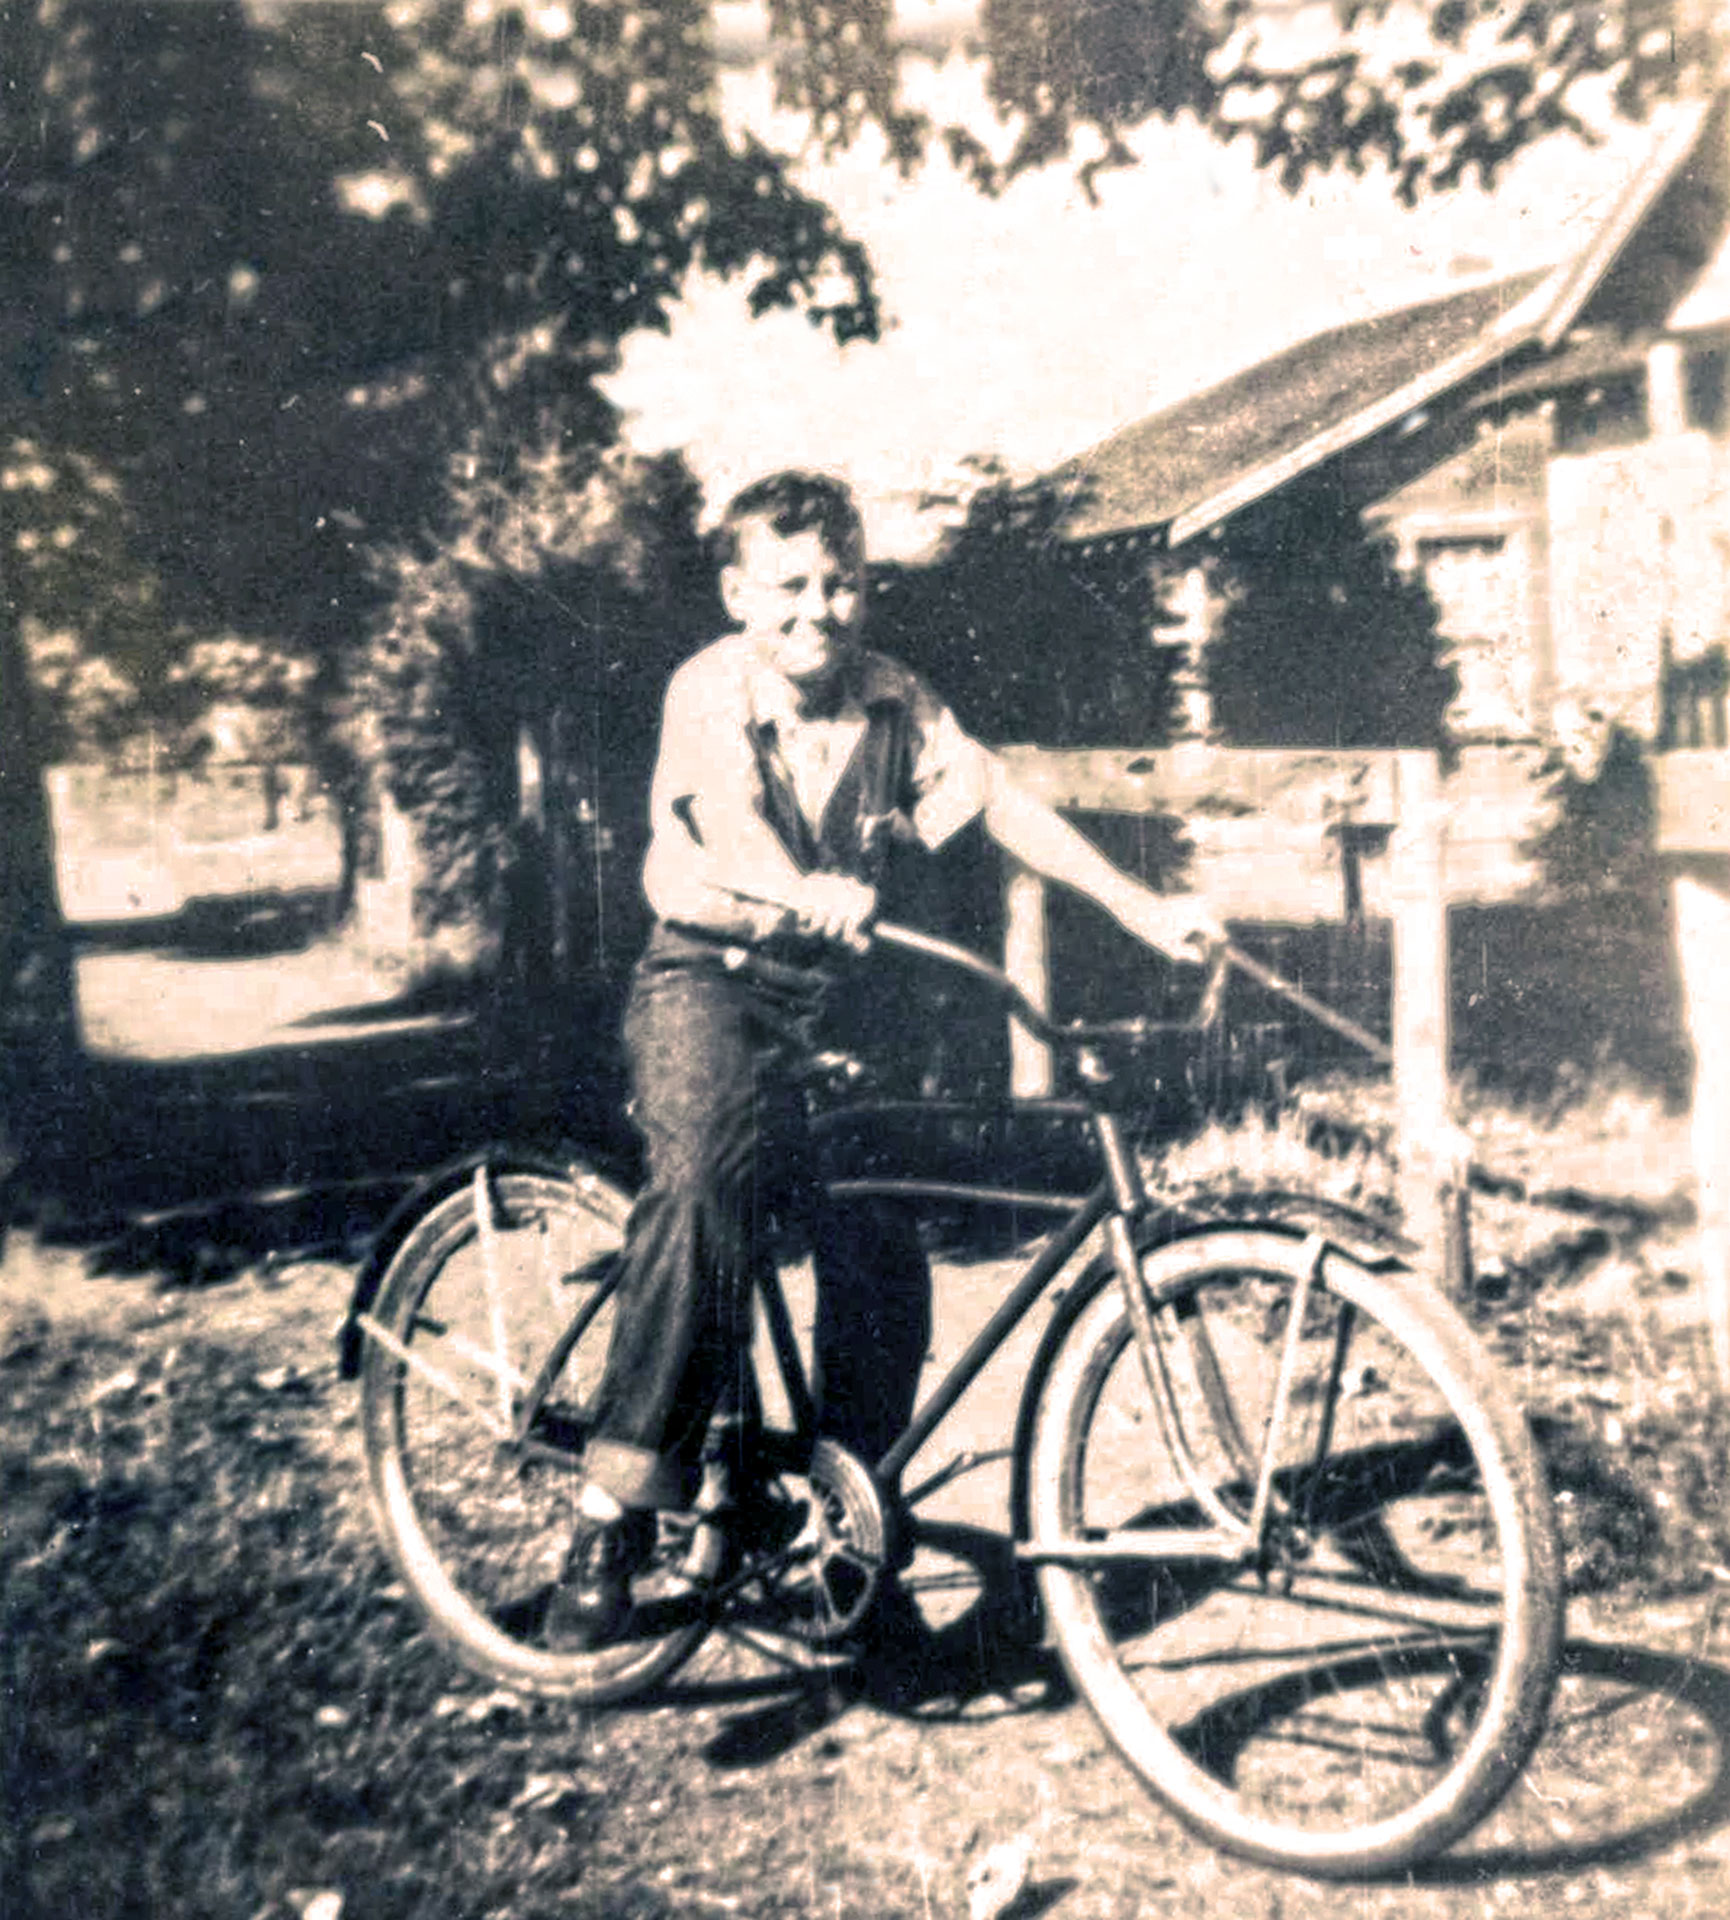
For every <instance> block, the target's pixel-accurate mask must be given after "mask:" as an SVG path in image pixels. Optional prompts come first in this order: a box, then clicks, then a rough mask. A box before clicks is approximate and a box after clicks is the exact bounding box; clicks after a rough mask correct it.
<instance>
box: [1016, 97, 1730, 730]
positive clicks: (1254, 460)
mask: <svg viewBox="0 0 1730 1920" xmlns="http://www.w3.org/2000/svg"><path fill="white" fill-rule="evenodd" d="M1054 477H1055V478H1056V479H1057V481H1058V482H1059V483H1060V484H1062V485H1063V486H1064V487H1065V488H1067V489H1068V490H1069V491H1070V492H1071V493H1072V494H1073V497H1074V503H1075V504H1074V506H1073V508H1072V510H1071V513H1070V515H1069V518H1068V520H1067V521H1066V523H1065V529H1064V530H1065V532H1066V533H1067V534H1068V537H1069V538H1070V539H1071V540H1073V541H1075V542H1077V543H1078V544H1079V545H1081V546H1082V547H1083V548H1084V549H1086V548H1091V547H1096V546H1098V545H1101V544H1108V543H1117V542H1124V541H1128V542H1132V543H1137V544H1140V545H1142V546H1145V548H1146V549H1147V551H1148V552H1149V554H1150V556H1157V557H1158V559H1159V563H1160V564H1161V565H1162V566H1163V567H1165V568H1166V569H1168V570H1169V571H1170V572H1171V573H1172V574H1173V575H1175V576H1177V577H1178V578H1179V579H1180V581H1181V582H1182V583H1183V584H1182V587H1181V590H1180V595H1179V599H1180V605H1181V606H1182V607H1183V608H1184V609H1185V610H1186V611H1187V615H1188V618H1187V619H1186V623H1185V626H1184V627H1183V628H1182V629H1180V630H1179V631H1178V634H1177V635H1176V636H1172V635H1167V636H1165V637H1166V638H1168V639H1170V638H1173V637H1177V638H1179V639H1181V640H1183V641H1185V642H1187V644H1189V645H1190V646H1191V648H1192V649H1199V648H1203V647H1205V645H1206V643H1207V639H1208V633H1209V627H1210V613H1209V609H1208V607H1207V603H1206V596H1205V594H1204V593H1203V592H1202V591H1201V590H1200V588H1199V585H1198V575H1199V569H1200V563H1201V561H1202V560H1203V559H1204V558H1205V556H1206V553H1207V551H1208V544H1209V541H1210V539H1211V538H1212V537H1214V536H1215V535H1216V534H1217V532H1218V531H1219V530H1220V529H1221V528H1222V527H1223V526H1224V525H1225V524H1226V523H1227V522H1228V521H1229V520H1230V519H1231V518H1232V517H1233V516H1234V515H1236V514H1239V513H1242V512H1243V511H1244V510H1245V509H1247V508H1249V507H1251V506H1253V505H1255V504H1256V503H1258V502H1261V501H1265V500H1267V499H1269V498H1270V497H1271V496H1273V495H1275V494H1277V493H1278V492H1279V491H1280V490H1281V489H1285V488H1289V487H1292V486H1294V485H1295V484H1297V483H1299V482H1311V483H1324V484H1326V485H1327V486H1328V487H1329V488H1330V489H1331V490H1332V491H1333V492H1334V494H1335V496H1336V497H1337V498H1339V499H1341V500H1343V501H1345V502H1347V503H1348V504H1350V505H1352V506H1355V507H1356V508H1357V509H1358V510H1359V511H1361V512H1362V513H1363V514H1364V516H1365V518H1366V520H1367V521H1368V522H1369V523H1370V524H1372V525H1379V526H1381V527H1384V528H1386V529H1387V530H1388V531H1389V532H1390V533H1391V534H1392V536H1393V537H1394V539H1395V540H1396V541H1397V543H1398V546H1399V551H1400V554H1401V556H1402V558H1403V559H1404V560H1405V562H1406V563H1407V564H1408V565H1410V566H1413V567H1417V568H1421V569H1422V570H1423V572H1424V574H1425V576H1426V578H1427V580H1428V582H1429V585H1430V587H1431V590H1432V592H1433V593H1434V594H1435V596H1436V598H1437V600H1438V601H1439V602H1440V605H1441V610H1442V631H1443V633H1444V635H1445V636H1446V637H1447V639H1448V640H1449V641H1450V643H1451V646H1452V653H1453V660H1454V664H1455V666H1456V668H1457V670H1458V678H1459V693H1458V697H1457V699H1456V701H1455V703H1454V707H1453V709H1452V712H1451V714H1450V723H1451V728H1452V731H1453V732H1454V734H1455V736H1456V738H1457V739H1459V740H1461V741H1465V742H1474V741H1478V742H1517V741H1542V740H1547V739H1549V738H1551V737H1553V735H1554V733H1555V730H1556V728H1557V726H1558V722H1559V720H1560V719H1562V718H1564V717H1565V716H1566V714H1567V712H1568V710H1569V709H1570V707H1571V706H1573V705H1589V706H1592V707H1594V708H1596V709H1598V710H1600V711H1602V712H1603V713H1605V714H1606V715H1607V716H1608V717H1614V718H1617V719H1620V720H1622V721H1623V722H1625V723H1626V724H1628V725H1630V726H1632V727H1634V728H1635V729H1636V730H1637V731H1639V732H1640V733H1642V734H1644V735H1645V736H1647V737H1649V738H1655V737H1657V736H1658V735H1659V734H1660V733H1661V732H1664V731H1665V730H1666V715H1665V714H1664V713H1662V712H1660V685H1661V683H1668V684H1672V685H1673V686H1676V687H1680V688H1682V689H1683V690H1684V698H1683V700H1682V702H1681V706H1682V709H1683V711H1682V712H1681V713H1680V716H1678V715H1677V714H1674V713H1673V714H1671V715H1670V716H1669V722H1670V723H1671V728H1672V730H1673V729H1674V726H1675V725H1680V727H1681V729H1682V731H1683V733H1684V735H1691V736H1694V737H1697V736H1699V735H1700V732H1701V727H1702V723H1701V722H1700V720H1699V718H1698V716H1697V714H1696V713H1695V708H1694V700H1693V694H1692V693H1691V692H1689V691H1688V689H1690V688H1694V689H1699V688H1704V689H1705V690H1706V692H1707V693H1708V695H1710V694H1711V692H1712V689H1713V688H1714V687H1716V686H1717V685H1718V675H1719V669H1718V667H1717V666H1716V665H1715V664H1714V663H1715V662H1716V661H1717V660H1718V659H1720V658H1721V654H1720V653H1719V651H1718V650H1719V649H1720V648H1721V645H1722V642H1723V641H1724V639H1725V637H1726V634H1727V633H1730V101H1727V100H1726V98H1723V97H1720V98H1719V99H1717V100H1715V101H1708V102H1700V103H1695V104H1692V105H1689V106H1684V107H1679V108H1677V109H1675V110H1673V111H1672V113H1671V114H1670V116H1669V118H1668V119H1667V120H1666V121H1665V122H1664V123H1663V124H1662V126H1661V127H1660V128H1659V130H1658V131H1657V132H1656V133H1655V136H1654V142H1653V146H1652V150H1651V152H1650V154H1649V156H1648V158H1647V160H1646V162H1645V164H1644V165H1643V166H1642V167H1641V169H1640V170H1639V172H1638V174H1637V176H1636V177H1635V178H1634V180H1633V181H1632V182H1631V183H1630V185H1629V186H1628V188H1627V189H1626V191H1625V192H1624V193H1623V195H1622V196H1621V198H1620V199H1619V201H1618V202H1617V204H1616V205H1615V206H1614V207H1613V208H1612V210H1611V211H1610V212H1609V214H1608V215H1607V216H1606V217H1605V219H1604V220H1603V221H1602V223H1601V224H1600V226H1599V227H1598V229H1597V231H1596V232H1595V233H1594V235H1593V237H1592V239H1591V241H1590V242H1589V243H1588V245H1587V246H1586V247H1585V248H1584V249H1583V250H1582V251H1581V252H1580V253H1579V254H1578V255H1576V256H1575V257H1573V258H1571V259H1567V260H1563V261H1561V262H1560V263H1558V264H1557V265H1556V266H1555V267H1553V268H1551V269H1550V270H1549V271H1547V272H1546V271H1542V270H1539V271H1532V272H1527V273H1523V274H1518V275H1514V276H1512V277H1508V278H1502V279H1498V280H1494V281H1491V282H1489V283H1486V284H1482V285H1476V286H1472V287H1469V288H1465V289H1462V290H1461V291H1459V292H1457V293H1453V294H1449V295H1447V296H1445V297H1443V298H1440V299H1436V300H1431V301H1428V302H1425V303H1423V304H1421V305H1417V306H1412V307H1407V308H1403V309H1401V310H1399V311H1397V312H1392V313H1385V314H1381V315H1378V316H1376V317H1374V318H1372V319H1370V320H1366V321H1361V322H1357V323H1354V324H1351V325H1347V326H1342V327H1338V328H1334V329H1332V330H1330V331H1328V332H1326V333H1322V334H1319V335H1316V336H1315V337H1313V338H1311V339H1308V340H1305V341H1302V342H1300V343H1299V344H1298V345H1296V346H1294V347H1291V348H1289V349H1287V350H1286V351H1285V352H1283V353H1281V354H1278V355H1276V356H1274V357H1273V358H1272V359H1270V360H1266V361H1264V362H1262V363H1261V364H1260V365H1258V366H1255V367H1251V368H1249V369H1247V370H1245V371H1244V372H1242V373H1240V374H1238V375H1236V376H1234V377H1233V378H1231V379H1228V380H1226V381H1224V382H1222V383H1221V384H1219V385H1218V386H1215V387H1213V388H1211V389H1209V390H1208V391H1206V392H1204V393H1200V394H1197V395H1194V396H1192V397H1191V398H1189V399H1187V400H1185V401H1183V402H1181V403H1179V404H1178V405H1176V406H1174V407H1170V408H1168V409H1166V410H1165V411H1164V412H1161V413H1158V414H1155V415H1153V416H1152V417H1151V418H1149V419H1145V420H1141V421H1138V422H1136V423H1134V424H1132V425H1130V426H1128V427H1125V428H1124V429H1122V430H1121V431H1120V432H1118V433H1116V434H1114V435H1113V436H1112V437H1111V438H1110V439H1108V440H1106V441H1105V442H1104V443H1103V444H1101V445H1100V446H1098V447H1095V448H1093V449H1092V450H1091V451H1089V452H1087V453H1085V454H1082V455H1080V456H1079V457H1077V458H1076V459H1074V460H1071V461H1070V462H1068V463H1066V465H1065V466H1064V467H1062V468H1060V469H1059V470H1058V473H1057V474H1056V475H1055V476H1054ZM1702 663H1704V664H1702ZM1200 684H1201V683H1200V676H1199V674H1198V673H1196V672H1195V671H1194V663H1193V661H1192V663H1191V671H1190V672H1189V674H1188V683H1187V692H1188V699H1187V711H1188V715H1189V719H1190V725H1191V729H1192V731H1194V732H1196V733H1199V734H1201V735H1203V736H1204V737H1205V735H1206V733H1207V731H1208V715H1207V712H1206V707H1205V699H1204V698H1203V697H1202V695H1201V692H1200ZM1715 712H1716V717H1715V718H1711V719H1709V720H1708V721H1706V722H1705V723H1704V726H1705V732H1706V734H1707V735H1708V736H1709V735H1710V734H1711V731H1712V727H1713V726H1714V725H1716V726H1719V727H1721V725H1722V719H1721V698H1720V699H1719V700H1718V702H1717V709H1716V710H1715Z"/></svg>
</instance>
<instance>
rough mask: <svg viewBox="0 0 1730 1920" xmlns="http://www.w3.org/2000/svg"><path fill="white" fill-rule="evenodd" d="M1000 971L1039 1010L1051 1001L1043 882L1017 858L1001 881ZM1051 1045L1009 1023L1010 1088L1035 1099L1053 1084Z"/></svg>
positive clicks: (1014, 1095)
mask: <svg viewBox="0 0 1730 1920" xmlns="http://www.w3.org/2000/svg"><path fill="white" fill-rule="evenodd" d="M1003 971H1004V972H1005V973H1006V974H1008V975H1009V977H1010V979H1011V980H1013V981H1014V982H1015V984H1016V985H1017V986H1018V987H1019V988H1020V989H1021V991H1022V992H1023V993H1024V994H1026V996H1027V997H1028V999H1029V1000H1031V1001H1032V1002H1033V1004H1034V1005H1035V1006H1036V1007H1037V1008H1038V1009H1039V1010H1040V1012H1041V1013H1044V1012H1047V1011H1048V1010H1049V1009H1050V1006H1051V954H1050V950H1049V945H1048V942H1047V938H1046V919H1045V882H1044V881H1043V880H1041V879H1040V877H1039V875H1038V874H1036V873H1030V872H1029V871H1028V870H1027V868H1026V867H1023V866H1020V865H1018V864H1016V863H1015V862H1013V861H1012V862H1011V863H1010V865H1009V871H1008V875H1007V877H1006V878H1005V880H1004V884H1003ZM1052 1079H1053V1076H1052V1066H1051V1049H1050V1048H1049V1047H1047V1046H1045V1045H1043V1044H1042V1043H1041V1042H1040V1041H1038V1040H1036V1039H1034V1037H1033V1035H1032V1034H1031V1033H1029V1032H1028V1031H1027V1029H1026V1028H1025V1027H1024V1026H1023V1025H1022V1024H1021V1022H1020V1021H1019V1020H1013V1019H1012V1020H1011V1021H1010V1023H1009V1092H1010V1097H1011V1098H1012V1099H1015V1100H1039V1099H1043V1098H1045V1097H1047V1096H1048V1095H1049V1094H1050V1092H1051V1088H1052Z"/></svg>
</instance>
